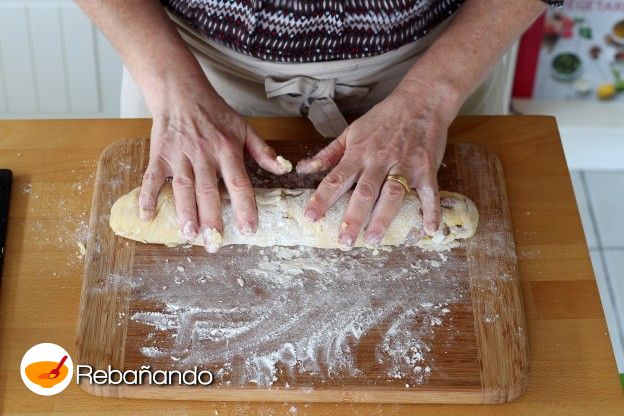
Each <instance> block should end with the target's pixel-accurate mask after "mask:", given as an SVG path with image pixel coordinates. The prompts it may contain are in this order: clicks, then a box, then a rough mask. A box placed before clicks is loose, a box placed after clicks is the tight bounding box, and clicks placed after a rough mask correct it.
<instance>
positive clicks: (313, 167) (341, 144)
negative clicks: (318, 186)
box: [296, 128, 348, 174]
mask: <svg viewBox="0 0 624 416" xmlns="http://www.w3.org/2000/svg"><path fill="white" fill-rule="evenodd" d="M347 130H348V128H347ZM347 130H345V131H344V132H343V133H342V134H341V135H340V136H338V138H336V139H335V140H333V141H332V142H331V143H330V144H328V145H327V146H325V147H324V148H323V149H322V150H321V151H320V152H318V153H317V154H316V155H314V156H312V157H311V158H308V159H303V160H300V161H299V162H298V163H297V168H296V170H297V173H301V174H310V173H316V172H322V171H324V170H327V169H329V168H331V167H333V166H335V165H337V164H338V162H340V159H342V155H344V152H345V149H346V147H345V143H346V140H347V135H346V132H347Z"/></svg>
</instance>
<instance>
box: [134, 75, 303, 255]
mask: <svg viewBox="0 0 624 416" xmlns="http://www.w3.org/2000/svg"><path fill="white" fill-rule="evenodd" d="M145 96H146V100H147V104H148V106H149V107H150V110H151V112H152V115H153V117H154V122H153V127H152V132H151V144H150V160H149V164H148V166H147V169H146V171H145V175H144V176H143V183H142V185H141V193H140V197H139V210H140V216H141V219H143V220H146V221H147V220H151V219H153V217H154V214H155V207H156V201H157V199H158V192H159V191H160V188H161V187H162V185H163V183H164V181H165V179H166V178H167V177H173V182H172V186H173V194H174V199H175V206H176V211H177V217H178V224H179V227H180V232H181V233H182V235H183V236H184V238H185V239H186V240H188V241H193V240H194V239H195V238H196V236H197V234H198V233H202V237H203V241H204V245H205V248H206V250H207V251H208V252H211V253H212V252H215V251H217V250H218V249H219V247H220V243H221V238H220V235H222V234H223V222H222V219H221V202H220V197H219V188H218V185H217V183H218V180H219V177H221V178H223V181H224V183H225V187H226V188H227V191H228V192H229V194H230V198H231V200H232V207H233V211H234V214H235V218H236V224H237V226H238V229H239V230H240V232H241V233H243V234H250V233H254V232H255V231H256V227H257V224H258V218H257V212H256V205H255V200H254V194H253V189H252V186H251V181H250V180H249V177H248V175H247V172H246V171H245V167H244V163H243V149H245V150H246V151H247V152H248V153H249V154H250V155H251V157H253V158H254V159H255V160H256V162H258V164H259V165H260V166H261V167H262V168H264V169H266V170H268V171H270V172H273V173H276V174H282V173H285V172H287V171H289V170H290V168H291V167H290V166H289V164H288V163H284V162H281V163H280V162H279V161H278V160H277V159H276V156H277V155H276V154H275V151H274V150H273V149H272V148H271V147H270V146H268V145H267V144H266V143H265V142H264V141H263V140H262V139H261V138H260V137H259V136H258V134H257V133H256V132H255V131H254V129H253V128H252V127H251V126H250V125H249V124H248V123H247V122H246V120H245V119H244V118H243V117H241V116H240V115H239V114H237V113H236V111H234V110H233V109H232V108H231V107H230V106H229V105H227V103H226V102H225V101H224V100H223V99H222V98H221V97H220V96H219V95H218V94H217V93H216V91H215V90H214V89H213V88H212V86H211V85H210V84H209V83H208V80H207V79H206V78H205V76H204V75H203V73H201V74H199V73H198V74H196V75H195V76H188V74H187V76H185V77H183V79H181V80H180V79H176V80H173V81H169V82H166V83H165V84H164V87H160V86H159V87H158V90H157V91H147V93H145ZM216 232H218V233H219V235H217V234H216Z"/></svg>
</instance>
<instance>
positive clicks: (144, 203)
mask: <svg viewBox="0 0 624 416" xmlns="http://www.w3.org/2000/svg"><path fill="white" fill-rule="evenodd" d="M155 205H156V199H155V198H154V197H153V196H151V195H147V194H144V193H141V194H140V195H139V207H140V208H143V209H151V208H153V207H154V206H155Z"/></svg>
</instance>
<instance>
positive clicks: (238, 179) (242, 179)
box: [228, 174, 251, 192]
mask: <svg viewBox="0 0 624 416" xmlns="http://www.w3.org/2000/svg"><path fill="white" fill-rule="evenodd" d="M228 182H229V184H230V190H231V191H232V192H244V191H248V190H251V183H250V182H249V178H248V177H247V176H246V175H242V174H238V175H233V176H231V177H230V178H229V179H228Z"/></svg>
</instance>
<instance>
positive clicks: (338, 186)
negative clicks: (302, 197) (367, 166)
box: [304, 160, 360, 221]
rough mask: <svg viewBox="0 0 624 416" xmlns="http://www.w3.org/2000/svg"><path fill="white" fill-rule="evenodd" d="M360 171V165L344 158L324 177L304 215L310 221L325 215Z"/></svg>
mask: <svg viewBox="0 0 624 416" xmlns="http://www.w3.org/2000/svg"><path fill="white" fill-rule="evenodd" d="M359 173H360V168H359V165H358V164H356V163H354V162H352V161H345V160H343V161H342V162H340V163H339V164H338V166H336V167H335V168H334V169H333V170H332V171H331V172H329V173H328V174H327V176H325V178H323V180H322V181H321V183H320V185H319V186H318V188H317V189H316V191H315V192H314V193H313V194H312V197H310V201H308V205H307V206H306V208H305V212H304V215H305V217H306V218H307V219H308V220H309V221H316V220H318V219H319V218H321V217H322V216H324V215H325V213H326V212H327V209H328V208H329V207H330V206H332V205H333V203H334V202H336V200H337V199H338V198H340V197H341V196H342V195H343V194H344V193H345V192H346V191H347V190H348V189H349V188H351V185H353V183H354V182H355V179H356V178H357V176H358V174H359Z"/></svg>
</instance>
